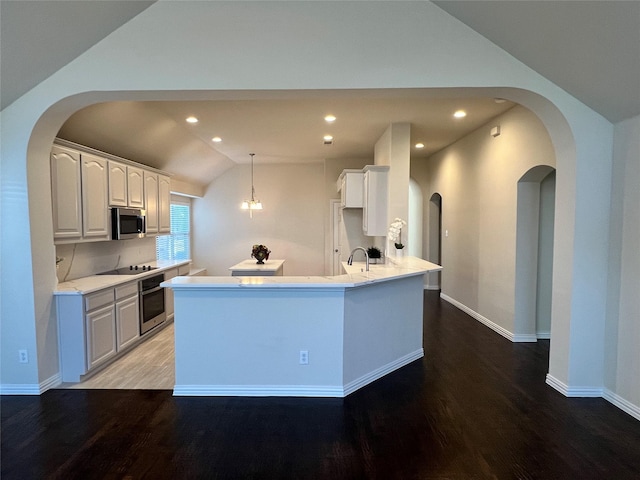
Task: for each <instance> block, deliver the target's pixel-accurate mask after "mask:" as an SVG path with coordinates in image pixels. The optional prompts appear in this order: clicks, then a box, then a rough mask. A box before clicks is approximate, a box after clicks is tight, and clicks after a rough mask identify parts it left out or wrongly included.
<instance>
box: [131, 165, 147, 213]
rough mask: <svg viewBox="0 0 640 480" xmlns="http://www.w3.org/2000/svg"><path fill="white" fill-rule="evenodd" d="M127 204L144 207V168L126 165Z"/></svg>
mask: <svg viewBox="0 0 640 480" xmlns="http://www.w3.org/2000/svg"><path fill="white" fill-rule="evenodd" d="M127 198H128V199H129V200H128V202H127V206H128V207H129V208H144V170H142V168H138V167H132V166H131V165H128V166H127Z"/></svg>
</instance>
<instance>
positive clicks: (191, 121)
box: [185, 116, 198, 123]
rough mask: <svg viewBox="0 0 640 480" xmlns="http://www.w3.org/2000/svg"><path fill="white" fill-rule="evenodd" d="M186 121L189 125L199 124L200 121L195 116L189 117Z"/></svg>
mask: <svg viewBox="0 0 640 480" xmlns="http://www.w3.org/2000/svg"><path fill="white" fill-rule="evenodd" d="M185 120H186V121H187V123H198V119H197V118H196V117H194V116H191V117H187V118H185Z"/></svg>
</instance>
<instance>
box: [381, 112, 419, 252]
mask: <svg viewBox="0 0 640 480" xmlns="http://www.w3.org/2000/svg"><path fill="white" fill-rule="evenodd" d="M410 153H411V124H409V123H393V124H391V125H389V127H388V128H387V129H386V130H385V132H384V133H383V134H382V136H381V137H380V138H379V139H378V141H377V142H376V144H375V148H374V161H375V164H376V165H388V166H389V180H388V181H389V190H388V192H389V195H388V196H389V203H388V210H387V225H391V222H393V221H394V220H395V219H396V218H401V219H403V220H404V221H405V222H407V225H406V226H405V227H404V228H403V229H402V240H403V242H402V243H404V244H405V246H407V245H408V240H409V238H410V236H411V233H410V232H411V228H412V226H411V224H410V223H409V222H408V220H409V177H410V174H409V172H410V168H411V166H410V165H411V155H410ZM378 246H380V247H381V249H382V250H383V251H387V252H395V247H394V246H393V242H391V241H390V240H389V239H387V244H386V245H378Z"/></svg>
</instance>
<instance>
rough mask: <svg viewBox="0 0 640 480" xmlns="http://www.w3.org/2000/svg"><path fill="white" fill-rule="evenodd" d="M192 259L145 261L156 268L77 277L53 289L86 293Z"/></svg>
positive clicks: (149, 274) (77, 293)
mask: <svg viewBox="0 0 640 480" xmlns="http://www.w3.org/2000/svg"><path fill="white" fill-rule="evenodd" d="M190 262H191V260H175V261H160V262H155V261H154V262H144V264H145V265H150V266H152V267H157V269H155V270H151V271H146V272H140V273H138V274H137V275H91V276H89V277H82V278H76V279H75V280H69V281H68V282H63V283H59V284H58V285H57V287H56V289H55V290H54V291H53V294H54V295H85V294H87V293H92V292H96V291H98V290H102V289H104V288H109V287H115V286H116V285H121V284H123V283H128V282H133V281H138V280H140V279H141V278H145V277H149V276H152V275H155V274H158V273H161V272H164V271H165V270H169V269H170V268H174V267H178V266H180V265H186V264H188V263H190Z"/></svg>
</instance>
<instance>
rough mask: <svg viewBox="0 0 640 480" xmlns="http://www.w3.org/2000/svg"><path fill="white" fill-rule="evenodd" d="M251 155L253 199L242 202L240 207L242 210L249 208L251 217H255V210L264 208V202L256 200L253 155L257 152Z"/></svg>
mask: <svg viewBox="0 0 640 480" xmlns="http://www.w3.org/2000/svg"><path fill="white" fill-rule="evenodd" d="M249 155H251V200H245V201H244V202H242V205H241V206H240V208H242V210H249V217H253V211H254V210H262V202H261V201H260V200H256V198H255V197H256V189H255V188H254V186H253V156H254V155H255V153H250V154H249Z"/></svg>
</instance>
